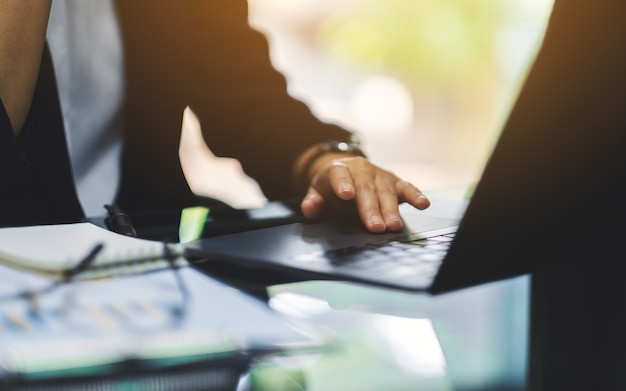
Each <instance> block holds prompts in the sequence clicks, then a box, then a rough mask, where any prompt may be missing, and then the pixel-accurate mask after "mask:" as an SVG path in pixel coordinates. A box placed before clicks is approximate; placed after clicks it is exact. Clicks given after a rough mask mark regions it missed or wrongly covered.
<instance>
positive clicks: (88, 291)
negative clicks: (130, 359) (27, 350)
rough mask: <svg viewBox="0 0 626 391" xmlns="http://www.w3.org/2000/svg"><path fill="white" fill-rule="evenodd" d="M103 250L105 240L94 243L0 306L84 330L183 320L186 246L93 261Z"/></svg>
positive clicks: (154, 325)
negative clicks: (58, 273) (51, 278)
mask: <svg viewBox="0 0 626 391" xmlns="http://www.w3.org/2000/svg"><path fill="white" fill-rule="evenodd" d="M102 249H103V246H102V245H101V244H99V245H96V246H94V248H93V249H92V250H91V251H89V253H88V254H87V255H86V256H85V257H84V258H83V259H82V260H81V261H80V262H79V263H78V264H77V265H76V266H75V267H73V268H72V269H69V270H67V271H65V273H64V274H63V276H62V277H61V278H60V279H59V280H58V281H55V282H52V283H51V284H49V285H46V286H43V287H41V288H38V289H30V290H23V291H19V292H17V293H13V294H9V295H5V296H0V304H2V303H11V302H12V303H14V305H11V306H3V307H4V308H5V309H7V308H8V307H13V308H20V311H22V312H24V311H26V312H27V314H26V315H21V316H22V318H24V319H30V321H31V322H32V323H38V324H47V322H50V323H55V322H56V323H58V322H62V323H63V326H64V328H66V329H67V328H68V326H71V325H72V324H74V325H76V326H78V327H81V328H85V327H88V328H91V329H93V328H94V327H99V328H103V327H104V328H111V327H117V328H119V327H123V328H130V329H133V330H134V331H141V330H154V329H161V328H165V327H171V326H175V325H176V324H178V323H179V322H181V321H182V319H183V318H184V316H185V313H186V308H187V303H188V301H189V291H188V289H187V286H186V284H185V281H184V279H183V278H182V276H181V275H180V272H179V269H180V268H181V267H184V266H186V265H187V262H186V261H185V260H184V258H183V257H182V250H180V249H179V248H178V247H170V245H168V244H166V243H164V244H163V251H162V252H161V253H159V254H156V255H149V256H141V257H136V258H133V259H127V260H124V261H120V262H110V263H105V264H94V262H95V260H96V259H97V256H98V254H99V253H100V252H101V251H102ZM168 276H169V277H168ZM172 276H173V278H174V284H172ZM79 291H80V294H79ZM176 292H177V293H176ZM16 306H17V307H16ZM14 323H16V324H18V325H19V324H20V322H14ZM21 324H22V325H24V324H27V323H26V322H21Z"/></svg>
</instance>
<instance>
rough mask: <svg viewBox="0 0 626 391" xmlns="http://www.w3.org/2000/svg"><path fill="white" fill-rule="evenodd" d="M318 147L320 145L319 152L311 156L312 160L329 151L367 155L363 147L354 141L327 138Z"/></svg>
mask: <svg viewBox="0 0 626 391" xmlns="http://www.w3.org/2000/svg"><path fill="white" fill-rule="evenodd" d="M318 147H319V150H318V153H316V154H315V155H314V156H313V157H311V159H310V161H313V160H315V158H317V157H318V156H320V155H322V154H324V153H328V152H339V153H348V154H350V155H354V156H362V157H366V156H365V153H364V152H363V150H362V149H361V146H360V145H359V144H358V143H354V142H346V141H337V140H327V141H324V142H322V143H319V144H318Z"/></svg>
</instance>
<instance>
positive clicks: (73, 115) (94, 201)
mask: <svg viewBox="0 0 626 391" xmlns="http://www.w3.org/2000/svg"><path fill="white" fill-rule="evenodd" d="M47 40H48V45H49V47H50V51H51V53H52V61H53V64H54V68H55V74H56V79H57V85H58V90H59V98H60V102H61V111H62V113H63V121H64V126H65V133H66V137H67V142H68V148H69V153H70V159H71V163H72V171H73V175H74V182H75V184H76V189H77V192H78V197H79V200H80V202H81V204H82V206H83V210H84V212H85V214H86V215H87V216H99V215H103V214H104V213H105V209H104V207H103V205H104V204H107V203H111V202H112V201H113V199H114V197H115V194H116V192H117V189H118V186H119V179H120V174H119V171H120V156H121V147H122V139H121V125H122V118H121V111H120V108H121V105H122V100H123V95H124V73H123V58H122V43H121V37H120V33H119V28H118V24H117V20H116V15H115V9H114V5H113V1H112V0H53V2H52V9H51V13H50V19H49V22H48V31H47Z"/></svg>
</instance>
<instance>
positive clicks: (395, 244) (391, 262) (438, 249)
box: [295, 233, 454, 277]
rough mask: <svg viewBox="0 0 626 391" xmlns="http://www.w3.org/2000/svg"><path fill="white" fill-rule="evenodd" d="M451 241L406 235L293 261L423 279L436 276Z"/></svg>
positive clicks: (301, 256) (449, 237) (442, 237)
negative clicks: (422, 277) (420, 277)
mask: <svg viewBox="0 0 626 391" xmlns="http://www.w3.org/2000/svg"><path fill="white" fill-rule="evenodd" d="M453 238H454V233H447V234H443V235H437V236H432V237H427V238H425V237H424V236H423V235H418V234H408V235H403V236H400V237H396V238H393V239H387V240H382V241H376V242H370V243H366V244H364V245H362V246H350V247H344V248H339V249H333V250H327V251H316V252H311V253H306V254H299V255H297V256H296V257H295V260H297V261H299V262H306V263H318V262H323V263H328V262H330V263H332V264H333V265H335V266H339V267H340V268H341V269H344V268H346V269H352V270H361V271H368V272H375V273H380V274H383V275H386V276H394V275H397V276H407V277H413V276H415V275H420V276H426V275H430V274H434V273H436V272H437V270H438V268H439V264H440V263H441V261H442V260H443V257H444V256H445V254H446V252H447V251H448V249H449V247H450V243H451V242H452V239H453Z"/></svg>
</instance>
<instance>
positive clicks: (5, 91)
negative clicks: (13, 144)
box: [0, 0, 52, 135]
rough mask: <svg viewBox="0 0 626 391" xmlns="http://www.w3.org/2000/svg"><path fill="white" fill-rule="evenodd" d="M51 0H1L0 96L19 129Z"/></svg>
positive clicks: (29, 97) (32, 86) (32, 85)
mask: <svg viewBox="0 0 626 391" xmlns="http://www.w3.org/2000/svg"><path fill="white" fill-rule="evenodd" d="M51 3H52V0H0V100H1V101H2V103H3V104H4V107H5V109H6V112H7V114H8V116H9V119H10V121H11V126H12V127H13V132H14V133H15V134H16V135H17V134H19V133H20V131H21V129H22V126H23V125H24V121H25V120H26V116H27V115H28V110H29V109H30V103H31V100H32V97H33V91H34V89H35V84H36V82H37V75H38V74H39V65H40V62H41V53H42V51H43V47H44V42H45V39H46V28H47V26H48V16H49V15H50V5H51Z"/></svg>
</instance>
